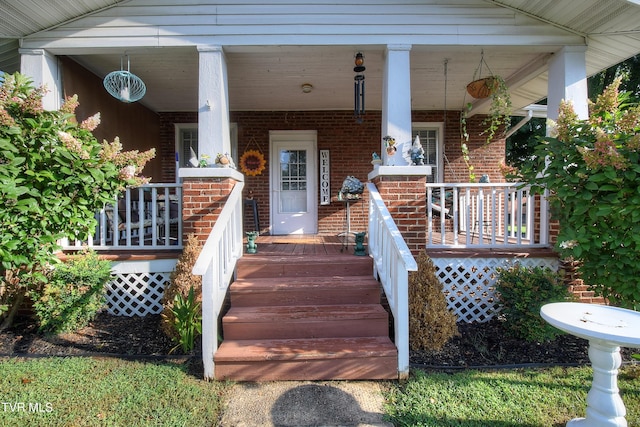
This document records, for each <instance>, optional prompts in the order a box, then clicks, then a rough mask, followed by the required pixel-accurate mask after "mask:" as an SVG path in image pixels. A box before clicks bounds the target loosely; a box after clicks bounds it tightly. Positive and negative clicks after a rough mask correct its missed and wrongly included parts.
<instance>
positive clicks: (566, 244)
mask: <svg viewBox="0 0 640 427" xmlns="http://www.w3.org/2000/svg"><path fill="white" fill-rule="evenodd" d="M559 246H560V248H561V249H571V248H574V247H576V246H578V241H577V240H566V241H564V242H561V243H560V245H559Z"/></svg>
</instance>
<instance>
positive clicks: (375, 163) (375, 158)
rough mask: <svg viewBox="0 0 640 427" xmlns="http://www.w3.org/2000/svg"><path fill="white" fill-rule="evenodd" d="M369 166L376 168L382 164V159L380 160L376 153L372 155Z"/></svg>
mask: <svg viewBox="0 0 640 427" xmlns="http://www.w3.org/2000/svg"><path fill="white" fill-rule="evenodd" d="M371 164H372V165H373V167H374V168H377V167H378V166H380V165H381V164H382V159H381V158H380V156H379V155H378V153H373V155H372V156H371Z"/></svg>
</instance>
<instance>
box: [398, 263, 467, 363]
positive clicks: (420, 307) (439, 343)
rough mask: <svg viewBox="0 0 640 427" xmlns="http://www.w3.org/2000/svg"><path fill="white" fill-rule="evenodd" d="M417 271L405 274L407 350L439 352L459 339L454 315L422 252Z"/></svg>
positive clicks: (431, 266) (436, 277)
mask: <svg viewBox="0 0 640 427" xmlns="http://www.w3.org/2000/svg"><path fill="white" fill-rule="evenodd" d="M417 262H418V271H412V272H410V273H409V346H410V347H411V349H412V350H434V351H439V350H441V349H442V347H444V345H445V344H446V343H447V342H448V341H449V340H450V339H451V338H453V337H454V336H456V335H460V334H459V332H458V325H457V324H456V320H457V319H456V315H455V314H453V313H452V312H450V311H449V309H448V308H447V301H446V299H445V296H444V294H443V293H442V283H440V280H438V276H437V275H436V267H435V266H434V265H433V262H432V261H431V258H429V256H428V255H427V254H426V253H425V252H424V251H423V252H421V253H420V255H419V256H418V261H417Z"/></svg>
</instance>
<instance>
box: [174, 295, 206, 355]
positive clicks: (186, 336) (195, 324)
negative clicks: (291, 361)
mask: <svg viewBox="0 0 640 427" xmlns="http://www.w3.org/2000/svg"><path fill="white" fill-rule="evenodd" d="M171 312H172V313H173V316H174V326H175V329H176V331H177V333H178V337H177V338H174V341H176V342H177V343H178V345H176V346H175V347H174V348H172V349H171V352H174V351H175V350H176V349H177V348H178V347H180V348H181V349H182V351H183V352H184V353H190V352H191V350H193V347H194V345H195V339H196V337H197V336H198V335H200V334H202V315H201V314H200V303H199V302H197V301H196V296H195V292H194V291H193V286H192V287H191V288H189V294H188V295H187V298H185V297H183V296H182V294H177V295H176V296H175V299H174V301H173V307H172V308H171Z"/></svg>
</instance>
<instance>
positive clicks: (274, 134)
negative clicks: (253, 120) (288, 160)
mask: <svg viewBox="0 0 640 427" xmlns="http://www.w3.org/2000/svg"><path fill="white" fill-rule="evenodd" d="M281 142H284V143H286V142H291V143H296V142H298V143H299V144H298V147H299V148H308V149H309V153H308V157H307V211H308V212H309V214H310V215H312V220H313V226H312V229H310V230H309V233H305V234H316V233H317V232H318V197H317V195H318V176H317V175H318V132H317V131H316V130H270V131H269V171H270V173H269V206H270V208H269V233H270V234H274V213H275V209H277V208H278V204H277V200H276V194H275V192H276V191H277V189H276V188H275V185H276V183H277V182H279V175H278V174H279V173H280V168H279V167H278V165H279V163H280V160H279V159H280V153H279V152H278V148H279V147H278V145H279V143H281ZM291 148H294V149H295V148H296V146H295V145H293V146H292V147H291Z"/></svg>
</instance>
